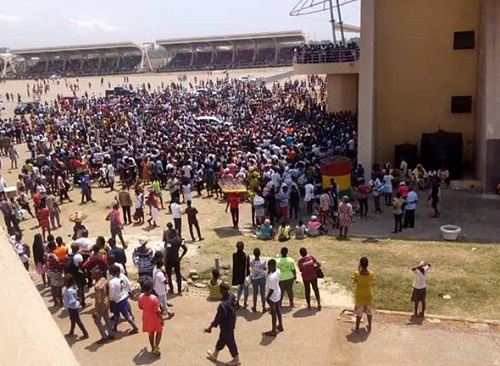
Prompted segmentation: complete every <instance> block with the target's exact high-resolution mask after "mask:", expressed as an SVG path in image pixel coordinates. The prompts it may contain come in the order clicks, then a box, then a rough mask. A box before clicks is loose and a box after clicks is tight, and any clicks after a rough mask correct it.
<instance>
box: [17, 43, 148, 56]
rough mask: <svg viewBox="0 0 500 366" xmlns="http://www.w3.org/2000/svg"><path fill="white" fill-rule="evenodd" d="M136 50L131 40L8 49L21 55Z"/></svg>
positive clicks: (137, 47) (136, 47)
mask: <svg viewBox="0 0 500 366" xmlns="http://www.w3.org/2000/svg"><path fill="white" fill-rule="evenodd" d="M116 50H118V51H122V52H127V51H138V50H141V48H140V46H139V45H137V44H135V43H132V42H118V43H102V44H91V45H78V46H62V47H45V48H24V49H13V50H10V53H11V54H14V55H17V56H22V57H36V56H39V55H53V56H57V55H64V54H81V53H87V54H90V53H100V52H106V51H116Z"/></svg>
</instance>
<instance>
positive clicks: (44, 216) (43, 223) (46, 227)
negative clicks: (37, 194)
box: [35, 200, 50, 240]
mask: <svg viewBox="0 0 500 366" xmlns="http://www.w3.org/2000/svg"><path fill="white" fill-rule="evenodd" d="M35 214H36V217H37V219H38V223H39V224H40V228H41V229H42V238H43V240H45V234H47V235H50V211H49V209H48V208H47V207H46V206H45V201H44V200H42V202H40V205H39V206H38V207H37V209H36V211H35Z"/></svg>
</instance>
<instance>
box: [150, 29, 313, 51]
mask: <svg viewBox="0 0 500 366" xmlns="http://www.w3.org/2000/svg"><path fill="white" fill-rule="evenodd" d="M305 39H306V36H305V34H304V33H303V32H301V31H290V32H272V33H247V34H236V35H227V36H211V37H196V38H173V39H159V40H157V41H156V44H158V45H160V46H162V47H163V48H166V49H183V48H191V49H192V48H196V47H207V46H208V47H223V46H238V45H248V44H255V43H289V42H297V43H299V42H304V41H305Z"/></svg>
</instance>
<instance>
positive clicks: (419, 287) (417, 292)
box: [411, 261, 431, 317]
mask: <svg viewBox="0 0 500 366" xmlns="http://www.w3.org/2000/svg"><path fill="white" fill-rule="evenodd" d="M430 268H431V264H430V263H429V262H426V261H421V262H420V263H419V264H418V266H415V267H412V269H411V270H412V271H413V273H414V274H415V279H414V280H413V292H412V294H411V301H412V302H413V303H414V304H415V311H414V313H413V316H414V317H416V316H421V317H424V316H425V305H426V304H425V298H426V297H427V272H428V271H429V269H430ZM419 303H421V304H422V311H421V312H420V313H419V312H418V304H419Z"/></svg>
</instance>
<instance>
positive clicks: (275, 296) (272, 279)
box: [264, 259, 284, 337]
mask: <svg viewBox="0 0 500 366" xmlns="http://www.w3.org/2000/svg"><path fill="white" fill-rule="evenodd" d="M267 268H268V276H267V286H266V287H267V296H266V302H267V303H268V305H269V311H270V312H271V322H272V330H270V331H269V332H265V333H264V335H266V336H268V337H276V335H277V334H278V332H283V330H284V329H283V319H282V314H281V306H280V300H281V289H280V285H279V283H280V275H281V272H280V270H279V269H277V268H276V260H274V259H270V260H269V262H267Z"/></svg>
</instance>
